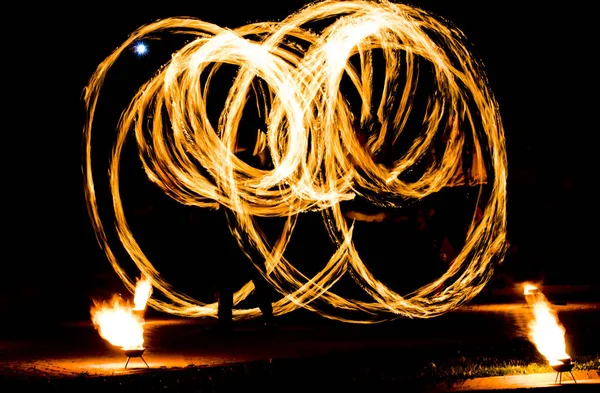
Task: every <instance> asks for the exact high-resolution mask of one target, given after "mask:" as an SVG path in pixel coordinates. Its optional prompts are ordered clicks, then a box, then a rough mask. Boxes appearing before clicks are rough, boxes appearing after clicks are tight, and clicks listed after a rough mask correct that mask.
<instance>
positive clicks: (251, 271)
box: [215, 208, 275, 332]
mask: <svg viewBox="0 0 600 393" xmlns="http://www.w3.org/2000/svg"><path fill="white" fill-rule="evenodd" d="M223 211H224V212H225V218H226V222H227V223H231V220H232V219H233V217H232V215H233V213H232V212H231V211H230V210H229V209H225V208H224V209H223ZM228 228H231V227H228ZM223 256H224V259H223V260H222V261H221V262H222V263H219V264H218V266H217V274H216V282H215V287H216V293H215V295H216V297H217V302H218V311H217V319H218V323H217V326H218V329H219V330H221V331H223V332H229V331H232V330H233V295H234V292H235V289H236V288H239V287H241V285H242V283H243V281H244V280H246V279H247V278H248V277H249V278H250V280H252V283H253V284H254V293H253V295H254V298H255V299H256V303H257V306H258V307H259V309H260V311H261V313H262V320H263V325H264V327H266V328H269V329H270V328H274V327H275V322H274V314H273V305H272V291H273V288H272V287H271V284H270V283H269V282H268V281H267V279H266V278H265V277H264V274H266V266H265V265H264V264H262V265H259V266H258V267H257V266H255V265H254V264H253V263H252V261H250V260H249V259H248V257H247V256H246V255H245V254H244V253H243V252H242V250H241V249H240V245H239V244H237V242H236V241H235V239H234V236H233V234H231V233H230V234H229V239H228V240H226V242H225V243H224V249H223ZM259 268H261V270H259Z"/></svg>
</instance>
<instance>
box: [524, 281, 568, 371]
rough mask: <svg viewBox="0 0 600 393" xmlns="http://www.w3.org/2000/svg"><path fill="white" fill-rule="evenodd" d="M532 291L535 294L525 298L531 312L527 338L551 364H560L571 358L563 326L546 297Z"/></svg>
mask: <svg viewBox="0 0 600 393" xmlns="http://www.w3.org/2000/svg"><path fill="white" fill-rule="evenodd" d="M533 288H534V289H536V290H537V288H535V287H533ZM534 293H535V294H536V295H537V296H535V297H528V299H527V301H528V303H529V305H530V306H531V307H532V314H533V315H532V319H531V320H530V321H529V324H528V327H529V339H530V340H531V341H532V342H533V343H534V344H535V346H536V348H537V350H538V351H539V352H540V353H541V354H542V355H543V356H544V357H545V358H546V360H548V362H549V363H550V365H551V366H557V365H560V364H562V363H563V361H564V360H567V359H571V357H570V356H569V355H568V354H567V350H566V342H565V328H564V327H563V326H562V325H561V324H560V322H559V321H558V316H557V315H556V312H555V311H554V310H553V309H552V306H551V305H550V303H549V302H548V299H546V297H545V296H544V295H543V294H542V293H541V292H539V291H537V292H534ZM526 294H527V291H526Z"/></svg>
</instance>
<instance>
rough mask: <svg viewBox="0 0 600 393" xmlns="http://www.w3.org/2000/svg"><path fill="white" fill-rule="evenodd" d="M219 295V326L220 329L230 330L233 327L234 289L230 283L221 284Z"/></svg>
mask: <svg viewBox="0 0 600 393" xmlns="http://www.w3.org/2000/svg"><path fill="white" fill-rule="evenodd" d="M217 296H218V299H217V301H218V310H217V318H218V320H217V326H218V328H219V330H223V331H230V330H232V328H233V290H232V289H231V287H230V286H229V285H221V286H220V287H219V288H218V290H217Z"/></svg>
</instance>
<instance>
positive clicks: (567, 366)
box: [552, 358, 577, 384]
mask: <svg viewBox="0 0 600 393" xmlns="http://www.w3.org/2000/svg"><path fill="white" fill-rule="evenodd" d="M559 362H561V363H560V364H555V365H553V366H552V369H554V371H556V378H555V379H554V383H556V381H557V380H558V383H559V384H562V373H566V372H568V373H569V374H571V378H573V382H575V383H577V381H576V380H575V377H574V376H573V372H572V371H571V370H573V366H575V364H574V363H573V361H572V360H571V358H568V359H559Z"/></svg>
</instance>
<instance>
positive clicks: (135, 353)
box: [123, 348, 150, 368]
mask: <svg viewBox="0 0 600 393" xmlns="http://www.w3.org/2000/svg"><path fill="white" fill-rule="evenodd" d="M145 350H146V349H145V348H141V349H139V348H136V349H123V353H124V354H125V356H127V361H126V362H125V368H127V365H128V364H129V360H130V359H131V358H140V359H142V361H143V362H144V364H145V365H146V367H148V368H150V366H148V363H146V360H145V359H144V357H143V356H142V355H143V354H144V351H145Z"/></svg>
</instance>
